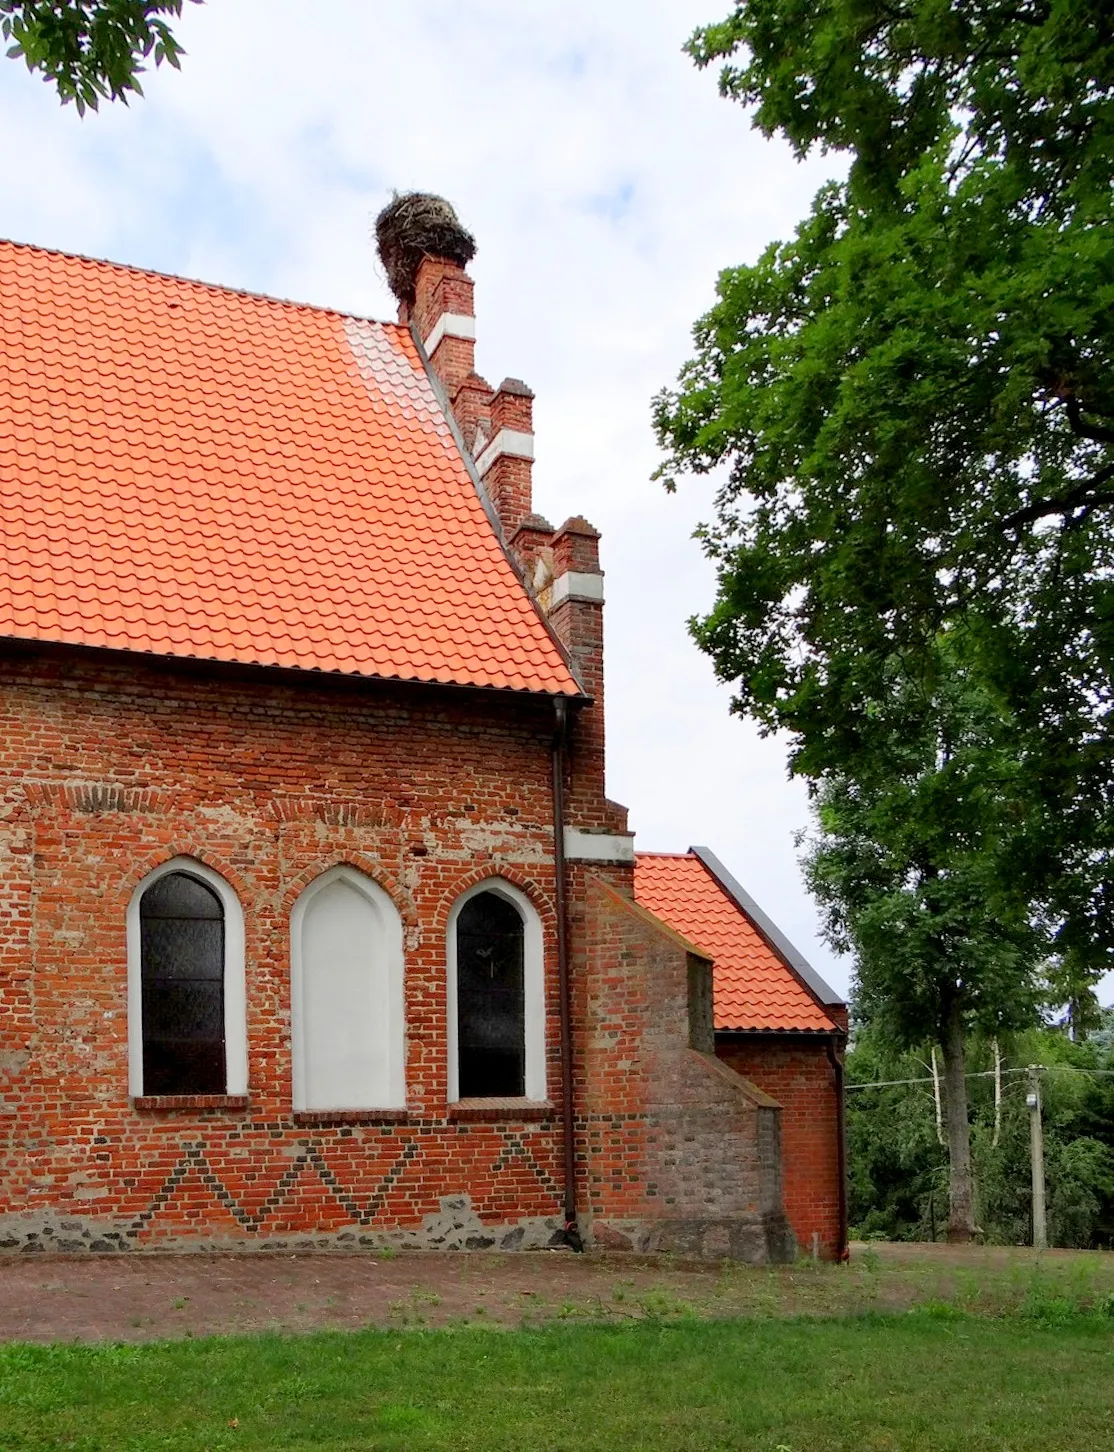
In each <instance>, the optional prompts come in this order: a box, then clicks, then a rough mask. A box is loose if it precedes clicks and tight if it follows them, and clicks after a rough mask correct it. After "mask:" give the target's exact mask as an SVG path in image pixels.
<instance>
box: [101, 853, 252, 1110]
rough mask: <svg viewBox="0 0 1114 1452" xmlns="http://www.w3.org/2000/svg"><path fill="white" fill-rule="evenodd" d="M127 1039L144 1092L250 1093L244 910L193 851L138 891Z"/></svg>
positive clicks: (132, 920)
mask: <svg viewBox="0 0 1114 1452" xmlns="http://www.w3.org/2000/svg"><path fill="white" fill-rule="evenodd" d="M128 1039H129V1057H130V1063H131V1067H130V1071H129V1078H130V1089H131V1093H132V1094H133V1095H134V1096H136V1097H137V1098H138V1097H141V1096H149V1095H159V1096H175V1095H197V1094H205V1095H210V1094H244V1093H246V1092H247V1038H246V1005H245V998H244V924H243V914H242V912H241V910H240V904H239V901H238V899H237V897H236V894H235V893H234V892H233V891H232V889H231V888H230V887H229V885H228V883H226V882H225V881H224V879H223V878H222V877H220V876H219V875H218V874H217V873H215V872H213V871H211V870H210V869H209V868H207V867H205V866H203V864H201V863H200V862H195V861H193V860H192V859H191V858H175V859H174V860H173V861H172V862H168V863H165V864H163V866H161V867H158V868H156V869H155V871H154V872H151V873H149V874H148V875H147V877H145V878H144V879H143V881H142V882H141V883H140V884H139V886H138V887H137V888H136V890H135V893H134V894H133V896H132V901H131V905H130V907H129V909H128Z"/></svg>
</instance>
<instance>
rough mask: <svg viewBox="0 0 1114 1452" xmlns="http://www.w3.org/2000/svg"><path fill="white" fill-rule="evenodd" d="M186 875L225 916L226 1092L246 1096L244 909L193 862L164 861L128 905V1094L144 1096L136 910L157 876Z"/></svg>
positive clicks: (214, 876)
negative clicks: (211, 894) (214, 900)
mask: <svg viewBox="0 0 1114 1452" xmlns="http://www.w3.org/2000/svg"><path fill="white" fill-rule="evenodd" d="M172 872H184V873H185V874H186V875H187V876H188V877H195V878H196V879H197V880H198V882H203V883H204V884H205V886H206V887H208V888H211V889H212V891H213V892H215V893H216V895H217V897H218V898H219V899H220V904H221V908H222V909H223V911H224V1092H225V1093H226V1094H246V1093H247V1092H248V1012H247V988H246V982H245V978H246V974H245V952H244V910H243V908H242V907H241V906H240V899H239V898H238V897H237V896H236V893H235V892H234V891H233V889H232V887H231V886H230V885H229V884H228V883H227V882H226V881H225V880H224V878H223V877H221V875H220V874H219V873H217V872H214V871H213V869H212V868H211V867H206V866H205V864H204V863H203V862H198V861H197V860H196V858H193V857H174V858H171V860H170V861H169V862H162V863H160V864H159V866H158V867H156V868H154V869H153V870H152V871H151V872H149V873H148V874H147V876H146V877H144V878H142V879H141V881H140V882H138V883H137V884H136V887H135V891H134V892H133V893H132V895H131V901H130V902H129V903H128V913H127V939H128V1092H129V1093H130V1094H131V1095H132V1097H133V1098H136V1099H139V1098H141V1097H142V1095H143V937H142V931H141V928H140V920H139V905H140V900H141V899H142V897H143V894H144V893H145V892H146V891H147V889H148V888H149V887H151V886H152V885H153V884H154V883H156V882H158V880H159V878H160V877H167V876H169V875H170V873H172Z"/></svg>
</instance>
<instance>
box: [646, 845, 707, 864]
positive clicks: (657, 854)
mask: <svg viewBox="0 0 1114 1452" xmlns="http://www.w3.org/2000/svg"><path fill="white" fill-rule="evenodd" d="M634 855H635V857H636V858H638V857H672V858H676V859H677V860H679V861H681V862H683V861H685V860H686V858H690V857H691V858H692V860H693V861H694V862H696V861H697V860H698V859H697V857H696V855H695V853H693V852H644V851H643V850H642V849H641V848H640V849H639V850H638V851H636V852H635V854H634Z"/></svg>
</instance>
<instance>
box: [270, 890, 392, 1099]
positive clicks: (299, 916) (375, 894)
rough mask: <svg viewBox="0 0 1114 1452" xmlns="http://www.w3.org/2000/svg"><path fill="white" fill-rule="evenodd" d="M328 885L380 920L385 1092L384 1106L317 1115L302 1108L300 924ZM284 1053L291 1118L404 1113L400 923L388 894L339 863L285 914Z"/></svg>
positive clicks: (303, 1047)
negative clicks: (361, 900) (348, 892)
mask: <svg viewBox="0 0 1114 1452" xmlns="http://www.w3.org/2000/svg"><path fill="white" fill-rule="evenodd" d="M334 882H345V883H347V884H348V886H349V887H351V888H354V889H355V891H356V892H358V893H360V894H362V896H363V897H365V898H366V899H367V900H368V901H369V902H370V903H371V904H372V905H373V907H375V908H377V909H378V910H379V912H381V913H382V914H383V917H384V920H385V931H384V943H385V948H386V954H387V961H386V965H385V967H386V975H387V1011H388V1013H389V1015H390V1036H389V1041H390V1055H391V1058H390V1064H389V1066H388V1074H389V1079H390V1086H391V1087H390V1092H389V1094H388V1095H387V1102H386V1103H380V1104H345V1105H341V1106H339V1107H338V1108H335V1109H328V1110H326V1109H318V1108H317V1107H315V1106H313V1105H309V1104H307V1102H306V1099H307V1095H306V1043H305V1023H306V1016H305V1012H304V1009H303V1007H302V1004H303V997H304V993H305V963H304V958H303V953H302V921H303V919H304V917H305V915H306V910H307V908H308V907H309V905H310V904H311V903H312V902H313V899H314V898H315V897H316V896H317V894H318V893H319V892H321V891H322V889H324V888H326V887H330V886H331V885H332V884H333V883H334ZM290 1053H291V1088H292V1092H293V1104H294V1113H295V1114H307V1113H308V1114H314V1113H322V1114H325V1113H332V1114H336V1113H343V1111H344V1110H345V1109H353V1110H368V1109H405V1108H406V993H405V968H404V955H403V932H402V918H401V916H400V914H399V911H398V908H397V907H396V906H395V903H394V900H393V899H392V898H391V896H390V894H389V893H387V892H384V890H383V889H382V888H381V887H380V886H379V884H378V883H377V882H375V881H374V880H373V879H372V878H370V877H368V876H367V875H366V874H365V873H363V872H359V871H357V869H356V868H354V867H348V866H346V865H345V864H343V863H341V864H340V865H339V866H337V867H330V868H329V869H328V870H327V871H326V872H323V873H321V875H320V876H319V877H315V878H314V879H313V881H312V882H311V883H309V884H308V885H307V886H306V887H304V888H303V889H302V891H301V892H300V893H299V894H298V898H297V901H296V902H295V903H294V906H293V908H292V909H291V910H290Z"/></svg>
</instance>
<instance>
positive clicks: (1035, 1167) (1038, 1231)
mask: <svg viewBox="0 0 1114 1452" xmlns="http://www.w3.org/2000/svg"><path fill="white" fill-rule="evenodd" d="M1025 1103H1026V1104H1027V1105H1028V1106H1029V1158H1030V1162H1031V1164H1032V1171H1033V1249H1034V1250H1047V1249H1048V1224H1047V1221H1046V1219H1045V1209H1044V1129H1043V1127H1042V1125H1041V1080H1040V1067H1039V1065H1037V1064H1030V1065H1029V1092H1028V1093H1027V1094H1026V1095H1025Z"/></svg>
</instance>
